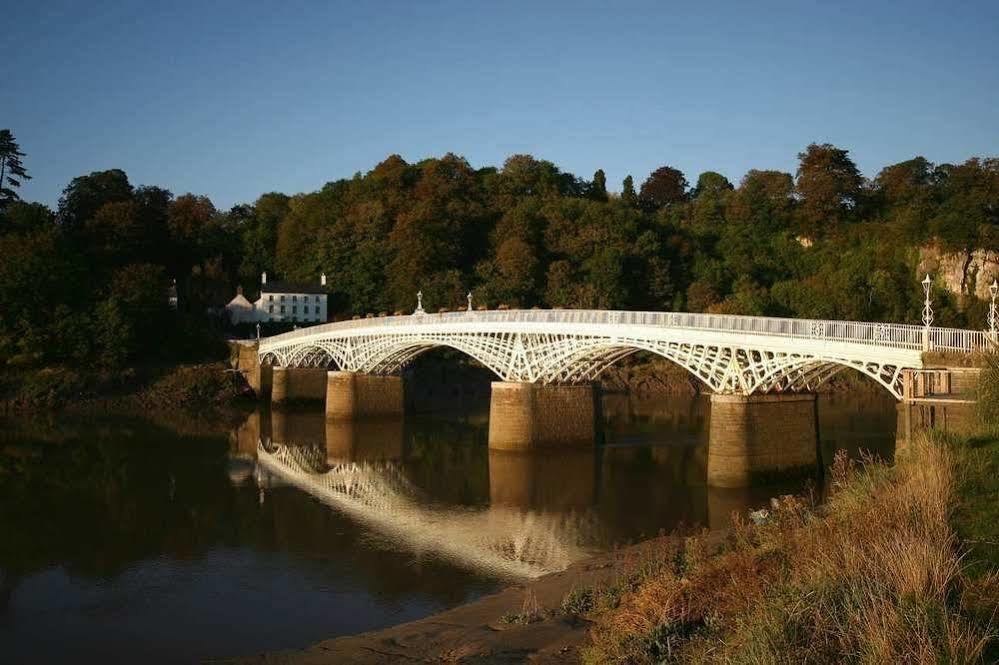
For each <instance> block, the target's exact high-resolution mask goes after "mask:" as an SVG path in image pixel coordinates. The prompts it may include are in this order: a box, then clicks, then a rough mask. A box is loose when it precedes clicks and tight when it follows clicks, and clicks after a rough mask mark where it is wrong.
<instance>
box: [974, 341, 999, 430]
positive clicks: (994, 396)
mask: <svg viewBox="0 0 999 665" xmlns="http://www.w3.org/2000/svg"><path fill="white" fill-rule="evenodd" d="M978 415H979V416H980V417H981V419H982V422H983V423H985V425H986V426H988V427H991V428H994V429H996V430H999V358H997V357H996V356H995V354H990V355H989V356H988V357H987V358H986V359H985V363H984V367H982V371H981V374H980V375H979V376H978Z"/></svg>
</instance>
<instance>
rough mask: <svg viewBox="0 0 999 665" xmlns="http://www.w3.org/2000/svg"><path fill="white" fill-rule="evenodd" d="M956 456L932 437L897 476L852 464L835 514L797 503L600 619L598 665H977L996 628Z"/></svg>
mask: <svg viewBox="0 0 999 665" xmlns="http://www.w3.org/2000/svg"><path fill="white" fill-rule="evenodd" d="M951 455H952V454H951V452H950V451H949V449H948V448H947V447H945V446H943V445H938V444H937V443H935V442H934V441H933V440H931V439H930V438H928V437H924V438H922V439H920V440H918V441H915V442H913V444H912V445H911V446H910V448H909V449H908V450H907V451H905V452H904V453H903V454H900V459H898V460H897V463H896V464H895V465H894V466H891V467H889V466H886V465H884V464H880V463H876V462H873V461H868V462H865V463H863V464H856V463H853V462H850V461H849V460H847V458H846V456H845V455H842V454H841V455H840V456H838V457H837V459H836V462H835V464H834V467H833V472H832V488H831V492H830V496H829V497H828V499H827V501H826V503H825V504H824V505H823V506H821V507H820V508H816V507H814V506H810V505H807V504H805V503H804V502H803V501H801V500H799V499H795V498H792V497H785V498H783V499H781V500H780V501H779V502H777V503H776V505H775V507H774V510H773V511H772V513H771V514H772V518H771V520H770V521H768V522H767V523H765V524H763V525H755V524H751V523H748V522H739V523H737V526H736V527H735V528H734V529H733V532H732V535H731V536H730V538H729V541H728V543H727V545H726V546H725V547H724V548H723V549H722V551H720V552H719V553H717V554H715V555H714V556H699V557H688V558H690V559H691V560H693V561H694V563H693V565H689V566H685V567H683V569H682V570H672V571H671V570H666V569H664V570H662V571H660V573H659V574H657V575H653V576H651V577H649V578H648V579H646V580H644V581H643V582H642V583H641V584H639V585H637V587H636V588H635V589H634V591H632V592H630V593H626V594H625V595H624V597H623V598H622V599H621V602H620V605H619V606H618V607H617V608H616V609H615V610H612V611H608V612H605V613H603V614H602V615H600V616H598V617H596V623H595V626H594V628H593V630H592V633H591V637H592V646H591V647H590V648H589V649H588V650H587V651H586V652H585V654H584V657H585V659H586V661H588V662H593V663H604V662H629V663H631V662H634V663H644V662H732V663H841V662H857V663H902V662H905V663H940V662H946V663H974V662H979V661H980V660H981V658H982V654H983V650H984V649H985V647H986V645H987V643H988V639H989V638H990V636H991V635H992V622H991V620H989V619H986V620H984V621H983V620H982V619H981V618H980V614H977V615H976V614H974V613H967V612H964V611H963V609H962V608H964V607H965V606H967V604H968V602H970V601H967V599H966V596H968V595H969V584H968V580H967V579H966V578H965V577H964V575H963V573H962V566H961V554H960V550H959V547H958V543H957V540H956V538H955V535H954V533H953V531H952V529H951V527H950V515H951V511H952V510H953V508H954V502H955V477H954V473H955V471H954V469H955V464H954V460H953V459H952V456H951ZM687 547H694V548H696V547H697V545H696V541H694V542H692V541H690V540H688V544H687Z"/></svg>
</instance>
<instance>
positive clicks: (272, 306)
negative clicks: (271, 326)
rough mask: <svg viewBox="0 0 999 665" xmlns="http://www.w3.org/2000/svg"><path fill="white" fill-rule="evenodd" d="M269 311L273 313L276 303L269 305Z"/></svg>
mask: <svg viewBox="0 0 999 665" xmlns="http://www.w3.org/2000/svg"><path fill="white" fill-rule="evenodd" d="M267 311H268V312H270V313H271V314H273V313H274V305H268V306H267Z"/></svg>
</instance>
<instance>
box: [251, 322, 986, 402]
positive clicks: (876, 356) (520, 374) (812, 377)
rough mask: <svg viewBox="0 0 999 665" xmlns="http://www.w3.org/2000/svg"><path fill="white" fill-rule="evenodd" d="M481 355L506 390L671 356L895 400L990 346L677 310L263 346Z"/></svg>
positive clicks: (304, 362) (280, 355) (356, 328)
mask: <svg viewBox="0 0 999 665" xmlns="http://www.w3.org/2000/svg"><path fill="white" fill-rule="evenodd" d="M437 347H449V348H452V349H456V350H458V351H460V352H462V353H464V354H467V355H468V356H471V357H472V358H474V359H475V360H477V361H478V362H480V363H481V364H482V365H484V366H485V367H488V368H489V369H490V370H492V371H493V372H494V373H495V374H496V375H497V376H498V377H500V378H501V379H502V380H504V381H521V382H536V383H561V384H573V383H582V382H587V381H592V380H593V379H595V378H596V377H597V376H599V375H600V373H601V372H602V371H604V370H605V369H606V368H608V367H609V366H611V365H613V364H614V363H615V362H617V361H618V360H620V359H621V358H624V357H626V356H628V355H631V354H633V353H636V352H638V351H648V352H650V353H653V354H656V355H658V356H661V357H663V358H666V359H668V360H670V361H672V362H674V363H676V364H678V365H680V366H681V367H683V368H685V369H686V370H687V371H689V372H690V373H691V374H693V375H694V376H696V377H697V378H698V379H699V380H700V381H702V382H703V383H704V384H705V385H706V386H707V387H708V388H709V389H710V390H711V391H713V392H716V393H730V394H744V395H751V394H755V393H766V392H787V391H804V390H814V389H815V388H816V387H817V386H819V385H821V384H822V383H823V382H824V381H826V380H828V379H829V378H830V377H831V376H833V375H834V374H836V373H837V372H839V371H841V370H842V369H844V368H851V369H854V370H856V371H859V372H861V373H863V374H866V375H867V376H869V377H871V378H872V379H874V380H875V381H877V382H878V383H880V384H881V385H882V386H884V387H885V388H886V389H887V390H888V391H889V392H891V393H892V394H893V395H894V396H895V397H896V398H899V399H900V398H901V396H902V378H901V377H902V371H903V370H905V369H918V368H921V367H922V366H923V365H922V351H923V350H924V349H926V348H933V349H936V350H945V351H950V352H957V353H970V352H975V351H980V350H984V349H986V348H989V342H988V338H987V336H986V335H985V334H984V333H981V332H977V331H966V330H953V329H945V328H924V327H920V326H904V325H895V324H883V323H861V322H852V321H810V320H802V319H772V318H764V317H738V316H723V315H704V314H679V313H670V312H608V311H588V310H529V311H498V312H463V313H451V314H437V315H426V314H421V315H414V316H396V317H385V318H378V319H363V320H359V321H345V322H341V323H334V324H326V325H322V326H315V327H312V328H306V329H302V330H296V331H294V332H292V333H286V334H285V335H278V336H275V337H271V338H268V339H266V340H263V341H262V342H261V345H260V357H261V362H264V363H270V364H273V365H278V366H282V367H335V368H338V369H341V370H344V371H351V372H361V373H367V374H392V373H396V372H398V371H399V370H401V369H402V368H403V367H405V366H406V364H407V363H409V362H410V361H412V360H413V359H414V358H415V357H416V356H418V355H420V354H421V353H424V352H426V351H427V350H429V349H432V348H437Z"/></svg>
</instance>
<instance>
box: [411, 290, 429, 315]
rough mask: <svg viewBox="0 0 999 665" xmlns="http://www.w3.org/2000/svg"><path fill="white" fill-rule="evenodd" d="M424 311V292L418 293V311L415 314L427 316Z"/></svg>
mask: <svg viewBox="0 0 999 665" xmlns="http://www.w3.org/2000/svg"><path fill="white" fill-rule="evenodd" d="M425 313H426V312H424V311H423V290H422V289H421V290H420V291H417V292H416V311H415V312H413V314H425Z"/></svg>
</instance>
